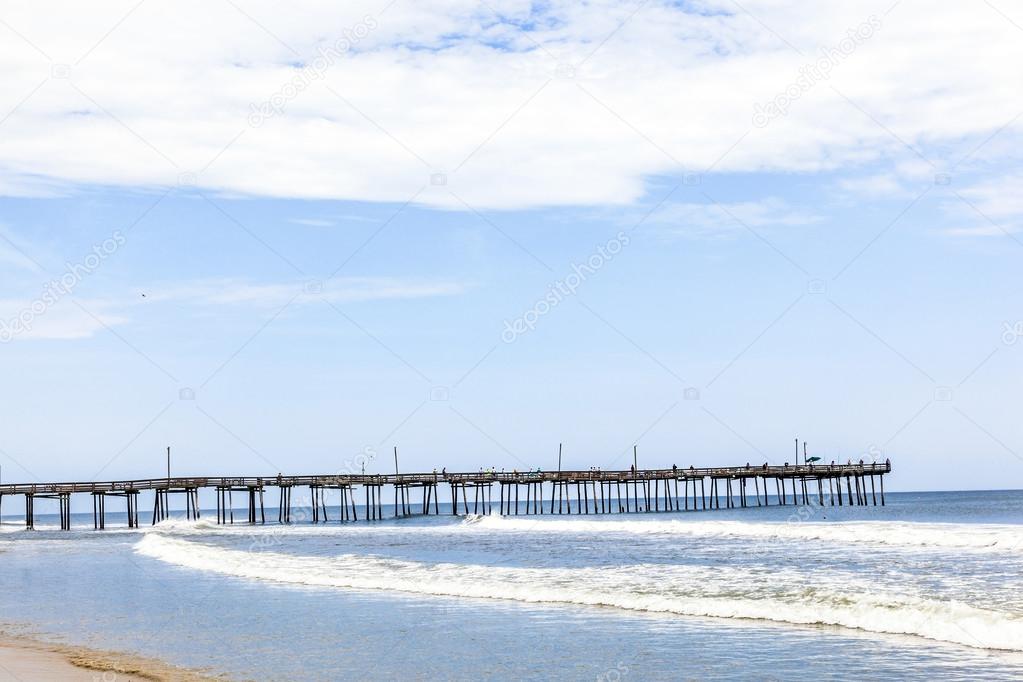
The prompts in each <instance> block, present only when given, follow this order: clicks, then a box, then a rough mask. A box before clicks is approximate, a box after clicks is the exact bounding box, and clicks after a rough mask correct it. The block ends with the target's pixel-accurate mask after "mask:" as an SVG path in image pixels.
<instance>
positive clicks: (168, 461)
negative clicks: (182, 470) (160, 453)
mask: <svg viewBox="0 0 1023 682" xmlns="http://www.w3.org/2000/svg"><path fill="white" fill-rule="evenodd" d="M167 480H168V481H169V480H170V446H169V445H168V446H167Z"/></svg>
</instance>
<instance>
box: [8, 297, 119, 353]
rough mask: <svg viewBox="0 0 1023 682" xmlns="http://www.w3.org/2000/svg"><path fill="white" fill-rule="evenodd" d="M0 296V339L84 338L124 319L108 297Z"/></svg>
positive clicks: (16, 340)
mask: <svg viewBox="0 0 1023 682" xmlns="http://www.w3.org/2000/svg"><path fill="white" fill-rule="evenodd" d="M79 304H80V305H81V307H79V306H77V305H75V304H74V303H73V302H72V301H70V300H59V301H57V302H48V301H45V300H44V299H43V298H39V299H35V300H29V299H14V298H5V299H0V343H7V342H11V341H13V342H18V341H39V340H68V339H84V338H88V337H91V336H93V335H95V334H96V333H98V332H101V331H103V330H104V329H105V328H107V327H116V326H119V325H122V324H125V323H126V322H127V319H126V318H125V317H124V316H123V315H121V314H119V313H117V312H115V311H114V310H113V309H112V308H113V305H112V304H111V302H109V301H101V300H84V299H83V300H80V301H79Z"/></svg>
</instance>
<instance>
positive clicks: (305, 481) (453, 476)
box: [0, 462, 892, 530]
mask: <svg viewBox="0 0 1023 682" xmlns="http://www.w3.org/2000/svg"><path fill="white" fill-rule="evenodd" d="M891 470H892V467H891V463H890V462H885V463H883V464H830V465H827V464H825V465H814V464H800V465H796V466H792V465H788V464H786V465H785V466H769V465H767V464H764V465H761V466H750V465H746V466H743V467H710V468H696V467H689V468H687V469H680V468H677V467H672V468H671V469H645V470H644V469H640V470H634V469H629V470H624V471H602V470H600V469H591V470H588V471H530V472H520V471H512V472H510V473H508V472H500V473H498V472H487V471H480V472H476V473H447V472H444V473H436V472H433V473H422V474H387V475H376V474H351V475H349V474H342V475H337V474H330V475H319V476H282V475H278V476H273V477H241V478H220V477H174V478H151V479H141V480H135V481H108V482H79V483H74V482H72V483H23V484H4V485H0V505H2V503H3V498H4V496H11V495H22V496H24V500H25V526H26V527H27V528H34V527H35V504H34V503H35V500H36V499H56V500H58V502H59V510H60V527H61V529H62V530H70V529H71V496H72V495H86V494H87V495H91V496H92V500H93V528H95V529H96V530H102V529H104V528H106V499H107V498H108V497H114V498H124V500H125V502H126V507H127V512H128V526H129V527H131V528H137V527H138V524H139V518H138V510H139V495H140V493H142V492H144V491H153V493H154V494H153V515H152V523H153V524H154V525H155V524H156V523H158V522H160V521H162V520H164V519H167V518H169V516H170V499H171V495H184V497H185V517H186V518H187V519H189V520H195V519H199V517H200V508H199V492H200V491H201V490H211V491H213V492H214V494H215V496H216V501H217V502H216V512H217V514H216V516H217V523H218V524H233V523H234V521H235V519H234V511H235V509H234V505H233V493H240V494H241V496H242V498H243V499H244V500H245V502H246V506H247V509H248V514H247V518H246V522H247V523H249V524H264V523H266V509H265V506H264V492H265V491H266V489H267V488H276V489H277V491H278V515H277V520H278V522H279V523H282V524H286V523H291V522H292V509H293V507H292V491H293V490H294V489H295V488H296V487H297V488H300V489H303V488H307V489H308V491H309V500H308V503H306V504H302V505H301V508H309V509H310V511H311V513H310V515H309V519H308V520H309V521H311V522H312V523H321V522H323V523H326V522H328V521H331V520H335V521H338V522H341V523H345V522H355V521H358V520H359V506H360V505H359V504H358V503H357V501H356V491H357V489H358V488H362V490H363V495H362V497H363V499H364V502H365V506H364V512H365V513H364V515H363V520H365V521H376V520H381V519H383V518H384V502H383V500H384V492H385V488H386V487H388V486H390V487H391V488H392V489H393V492H394V509H393V513H394V516H395V517H396V518H401V517H410V516H427V515H430V514H434V515H438V514H440V513H441V510H440V501H439V493H440V491H441V485H442V484H446V485H447V486H448V487H449V492H450V501H451V514H453V515H456V516H457V515H459V514H464V515H469V514H479V515H487V514H492V513H494V499H493V493H494V488H495V486H496V487H497V489H498V490H497V492H498V506H497V509H498V513H499V514H500V515H502V516H518V515H545V514H546V515H550V514H576V515H587V514H630V513H651V512H687V511H706V510H711V509H722V502H724V508H725V509H735V508H748V507H762V506H768V505H770V504H771V502H772V498H771V495H770V493H771V492H772V490H773V492H774V497H773V502H774V504H775V505H782V506H784V505H818V506H827V505H830V506H866V505H873V506H877V505H878V504H880V505H881V506H884V504H885V496H884V476H885V475H886V474H888V473H890V472H891ZM772 481H773V484H771V482H772ZM868 486H869V489H868ZM843 488H844V489H843ZM328 490H336V491H338V493H339V496H338V497H339V503H338V504H337V505H335V506H334V507H333V509H334V510H336V514H335V515H334V518H333V519H331V518H330V517H329V516H328V509H329V507H328V504H327V495H326V491H328ZM416 490H418V491H419V492H418V495H414V494H413V493H414V492H415V491H416ZM413 497H418V499H416V500H413Z"/></svg>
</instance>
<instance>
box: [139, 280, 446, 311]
mask: <svg viewBox="0 0 1023 682" xmlns="http://www.w3.org/2000/svg"><path fill="white" fill-rule="evenodd" d="M465 290H466V287H465V285H463V284H460V283H457V282H450V281H415V280H409V279H399V278H391V277H343V278H335V279H332V280H327V281H324V282H320V281H318V280H315V281H310V282H290V283H252V282H245V281H240V280H233V279H206V280H196V281H192V282H184V283H174V284H168V285H166V286H161V285H159V284H154V285H153V286H151V287H148V288H147V289H146V292H145V293H146V299H147V301H149V302H152V303H161V302H165V301H175V302H183V303H189V304H195V305H211V306H231V305H255V306H269V307H279V306H282V305H284V304H286V303H288V302H289V301H294V302H296V303H315V302H320V301H324V300H326V301H329V302H331V303H357V302H364V301H384V300H398V299H417V298H432V297H436V296H454V295H457V294H461V293H463V292H464V291H465Z"/></svg>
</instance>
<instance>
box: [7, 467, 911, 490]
mask: <svg viewBox="0 0 1023 682" xmlns="http://www.w3.org/2000/svg"><path fill="white" fill-rule="evenodd" d="M890 471H891V464H890V463H887V462H886V463H880V464H878V463H871V464H823V465H821V464H799V465H786V466H777V465H774V466H768V465H758V466H754V465H750V466H739V467H699V468H697V467H691V466H690V467H685V468H682V467H678V468H671V469H639V470H635V471H633V470H631V469H624V470H603V469H590V470H579V471H572V470H563V471H514V470H513V471H510V472H509V471H500V472H498V471H487V470H483V471H475V472H471V471H470V472H443V471H442V472H425V473H408V474H315V475H303V476H283V475H281V476H231V477H223V476H183V477H179V476H174V477H171V478H142V479H134V480H124V481H66V482H56V483H5V484H3V485H0V495H24V494H29V495H60V494H68V493H124V492H139V491H143V490H186V489H195V488H263V487H293V486H323V487H338V486H366V485H369V486H378V485H400V486H404V485H413V486H414V485H430V484H436V483H488V482H492V483H506V484H520V485H526V484H528V483H538V482H542V483H576V482H581V481H611V482H624V481H635V480H639V481H643V480H666V479H675V480H680V481H681V480H685V479H703V478H711V479H715V478H725V479H741V478H754V477H767V478H786V479H787V478H816V477H827V478H834V477H843V476H864V475H866V476H872V475H883V474H886V473H889V472H890Z"/></svg>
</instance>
